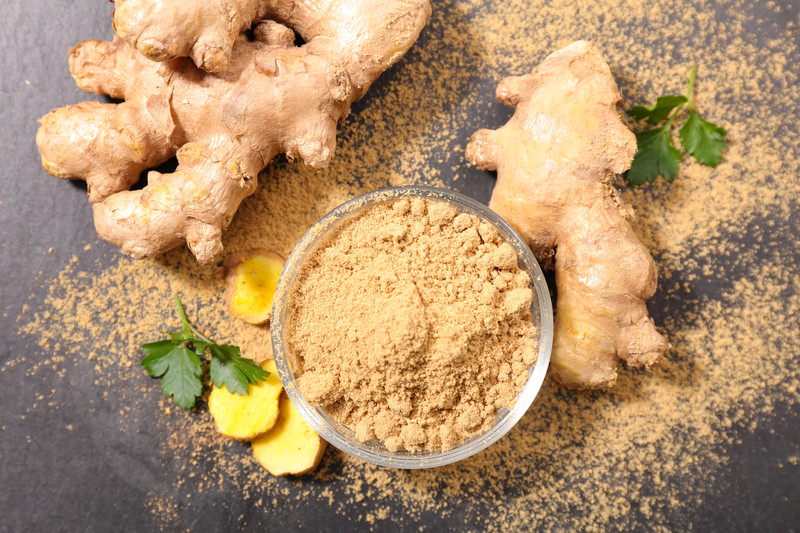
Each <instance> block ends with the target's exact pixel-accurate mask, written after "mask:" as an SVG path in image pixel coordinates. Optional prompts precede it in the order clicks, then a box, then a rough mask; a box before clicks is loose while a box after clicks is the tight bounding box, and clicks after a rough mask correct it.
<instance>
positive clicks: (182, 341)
mask: <svg viewBox="0 0 800 533" xmlns="http://www.w3.org/2000/svg"><path fill="white" fill-rule="evenodd" d="M175 304H176V305H177V306H178V314H179V315H180V317H181V322H182V323H183V326H182V327H181V330H180V331H164V332H162V333H163V334H164V335H168V336H169V339H165V340H160V341H156V342H149V343H147V344H143V345H142V351H143V352H144V353H145V357H144V358H143V359H142V366H143V367H144V368H145V370H147V373H148V374H150V376H151V377H154V378H161V389H162V390H163V391H164V395H165V396H166V397H167V398H169V397H172V399H173V401H174V402H175V403H176V404H178V406H180V407H182V408H183V409H185V410H187V411H188V410H189V409H191V408H192V407H194V404H195V402H196V401H197V398H199V397H200V395H201V394H202V393H203V383H202V381H201V376H202V375H203V359H204V356H205V354H206V353H208V354H210V357H211V363H210V365H209V366H210V370H211V381H212V383H213V384H214V385H215V386H217V387H223V386H224V387H225V388H227V389H228V390H229V391H230V392H235V393H237V394H241V395H244V396H247V394H248V389H249V386H250V384H251V383H252V384H256V383H258V382H259V381H263V380H265V379H267V376H269V372H267V371H266V370H264V369H263V368H261V367H260V366H259V365H257V364H255V363H254V362H253V361H251V360H250V359H247V358H246V357H242V354H241V352H240V351H239V347H238V346H233V345H230V344H217V343H215V342H214V341H212V340H211V339H209V338H208V337H206V336H205V335H203V334H202V333H200V332H199V331H197V329H196V328H195V327H194V326H192V325H191V324H190V323H189V319H188V318H186V312H185V311H184V310H183V304H182V303H181V299H180V297H179V296H178V295H177V294H176V295H175Z"/></svg>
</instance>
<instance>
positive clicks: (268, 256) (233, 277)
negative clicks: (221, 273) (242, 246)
mask: <svg viewBox="0 0 800 533" xmlns="http://www.w3.org/2000/svg"><path fill="white" fill-rule="evenodd" d="M223 264H224V266H225V271H226V279H227V280H228V291H227V292H228V309H230V311H231V313H232V314H233V316H235V317H238V318H241V319H242V320H244V321H245V322H249V323H251V324H256V325H258V324H264V323H265V322H267V321H268V320H269V318H270V315H271V314H272V297H273V296H274V295H275V288H276V287H277V286H278V278H280V277H281V271H282V270H283V264H284V261H283V258H282V257H281V256H279V255H277V254H274V253H272V252H268V251H266V250H251V251H249V252H244V253H240V254H234V255H231V256H228V257H227V258H226V259H225V261H224V263H223Z"/></svg>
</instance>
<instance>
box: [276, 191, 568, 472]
mask: <svg viewBox="0 0 800 533" xmlns="http://www.w3.org/2000/svg"><path fill="white" fill-rule="evenodd" d="M417 197H421V198H425V199H430V200H439V201H444V202H447V203H450V204H451V205H453V206H454V207H456V209H458V210H459V212H466V213H469V214H473V215H476V216H478V217H479V218H481V219H483V220H486V221H488V222H490V223H492V224H493V225H494V226H495V227H496V228H497V229H498V230H499V231H500V233H501V235H502V236H503V239H504V241H505V242H508V243H509V244H511V245H512V246H513V247H514V249H515V250H516V251H517V254H518V258H519V261H520V262H521V263H522V265H521V267H522V269H523V270H525V271H527V272H528V273H529V274H530V277H531V286H532V289H533V290H534V293H535V298H534V299H533V301H532V303H531V311H532V318H533V319H534V325H535V326H536V331H537V337H538V341H539V342H538V352H537V359H536V363H534V365H533V366H532V367H529V368H528V381H527V382H526V383H525V386H524V387H523V389H522V392H520V394H519V396H517V398H516V400H515V403H514V406H513V407H512V408H511V410H510V411H509V410H507V409H501V410H500V412H499V413H498V415H497V417H498V421H497V422H496V423H495V425H494V426H492V428H491V429H489V430H487V431H486V432H485V433H481V434H479V435H476V436H473V437H471V438H469V439H467V440H466V441H462V443H460V444H459V445H457V446H456V447H454V448H452V449H450V450H446V451H441V450H439V451H422V452H408V451H401V452H391V451H389V450H387V449H386V448H385V447H384V448H383V449H380V448H376V447H375V446H371V445H368V444H366V443H362V442H359V441H358V440H357V439H355V438H353V439H350V438H347V437H346V436H345V434H344V432H345V431H346V432H349V433H353V432H352V431H351V430H349V429H348V428H345V427H344V426H342V425H341V424H338V422H335V421H333V420H332V419H330V418H329V417H328V416H327V415H326V414H325V413H324V410H323V409H321V408H316V407H312V406H311V405H309V404H308V402H306V400H305V399H304V398H303V396H302V394H300V391H299V389H298V387H297V383H296V381H295V378H294V373H293V371H292V369H291V366H290V363H289V360H288V357H289V355H288V354H287V351H286V350H285V348H284V343H283V332H284V329H285V315H286V311H287V309H288V307H289V306H288V302H289V298H288V296H289V293H288V291H289V288H290V287H291V286H292V283H293V282H294V281H295V279H296V277H297V274H298V273H299V272H300V270H301V268H300V267H301V266H302V264H303V262H304V260H305V259H306V258H307V257H309V256H310V255H311V254H312V253H314V252H315V251H316V250H317V248H318V247H319V245H321V244H322V243H324V240H325V238H326V237H327V236H328V235H329V232H330V231H332V230H333V229H335V228H336V227H338V225H339V224H340V223H342V222H344V221H346V220H349V219H351V218H353V217H355V216H358V214H359V213H361V212H362V211H363V210H365V209H367V208H368V207H371V206H374V205H378V204H382V203H387V202H393V201H396V200H400V199H403V198H417ZM536 317H538V324H537V323H536V322H535V318H536ZM270 337H271V341H272V348H273V357H274V359H275V366H276V368H277V370H278V375H279V376H280V379H281V382H282V383H283V387H284V390H285V391H286V394H287V395H288V396H289V399H290V400H291V401H292V403H293V404H294V406H295V408H296V409H297V410H298V412H299V413H300V415H301V416H302V417H303V419H304V420H305V421H306V423H308V425H309V426H311V427H312V428H313V429H314V430H315V431H316V432H317V433H318V434H319V435H320V436H321V437H322V438H323V439H325V440H326V441H328V442H329V443H330V444H332V445H333V446H335V447H336V448H338V449H340V450H342V451H343V452H345V453H347V454H350V455H352V456H353V457H356V458H358V459H362V460H364V461H367V462H369V463H372V464H375V465H380V466H388V467H395V468H404V469H418V468H433V467H437V466H443V465H446V464H450V463H454V462H456V461H460V460H462V459H466V458H467V457H470V456H472V455H474V454H476V453H478V452H480V451H483V450H484V449H486V448H487V447H489V446H490V445H491V444H493V443H494V442H496V441H497V440H499V439H500V438H501V437H502V436H503V435H505V434H506V433H508V431H509V430H510V429H511V428H512V427H513V426H514V425H515V424H516V423H517V422H518V421H519V420H520V419H521V418H522V416H523V415H524V414H525V412H526V411H527V410H528V408H529V407H530V405H531V404H532V403H533V400H534V399H535V398H536V396H537V395H538V393H539V390H540V389H541V386H542V383H543V382H544V378H545V375H546V373H547V368H548V366H549V363H550V353H551V350H552V344H553V308H552V303H551V300H550V292H549V289H548V287H547V282H546V281H545V278H544V274H543V273H542V270H541V268H540V267H539V263H538V262H537V261H536V259H535V257H534V256H533V253H532V252H531V250H530V248H529V247H528V246H527V244H525V241H524V240H523V238H522V237H521V236H520V235H519V233H517V231H516V230H514V229H513V228H512V227H511V225H509V224H508V222H506V221H505V220H503V218H502V217H500V216H499V215H498V214H496V213H495V212H494V211H492V210H491V209H489V208H488V207H486V206H485V205H483V204H481V203H480V202H478V201H476V200H474V199H472V198H470V197H468V196H465V195H463V194H461V193H458V192H455V191H451V190H449V189H443V188H438V187H430V186H422V185H405V186H400V187H389V188H383V189H377V190H374V191H371V192H368V193H365V194H362V195H360V196H357V197H355V198H352V199H350V200H348V201H346V202H344V203H343V204H341V205H339V206H338V207H336V208H335V209H333V210H332V211H330V212H329V213H328V214H326V215H325V216H324V217H322V218H321V219H320V220H319V221H318V222H317V223H316V224H314V225H313V226H312V227H311V228H310V229H309V230H308V231H307V232H306V233H305V235H304V236H303V237H302V239H300V242H299V243H298V244H297V246H295V248H294V250H293V251H292V253H291V255H290V256H289V258H288V259H287V261H286V264H285V265H284V268H283V271H282V272H281V276H280V279H279V280H278V286H277V288H276V290H275V296H274V298H273V307H272V317H271V321H270ZM503 412H504V413H503ZM332 424H336V425H338V426H339V427H340V428H341V431H338V430H336V429H335V428H334V426H332Z"/></svg>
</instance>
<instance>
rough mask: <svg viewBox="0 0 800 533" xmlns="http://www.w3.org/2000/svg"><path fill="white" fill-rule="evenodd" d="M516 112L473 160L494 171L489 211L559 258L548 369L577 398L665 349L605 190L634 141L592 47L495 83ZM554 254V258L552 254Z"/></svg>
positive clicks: (640, 267) (570, 50) (635, 252)
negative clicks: (620, 367) (625, 366)
mask: <svg viewBox="0 0 800 533" xmlns="http://www.w3.org/2000/svg"><path fill="white" fill-rule="evenodd" d="M497 97H498V99H499V100H500V101H501V102H503V103H505V104H508V105H511V106H514V107H516V111H515V113H514V116H513V117H512V118H511V120H509V122H508V123H507V124H506V125H505V126H503V127H501V128H500V129H497V130H493V131H492V130H479V131H478V132H476V133H475V134H474V135H473V136H472V139H470V142H469V144H468V145H467V152H466V155H467V159H469V160H470V161H471V162H472V163H473V164H475V165H477V166H478V167H480V168H483V169H486V170H496V171H497V185H496V186H495V188H494V191H493V193H492V199H491V202H490V203H489V207H491V208H492V209H493V210H495V211H496V212H497V213H499V214H500V215H501V216H502V217H504V218H505V219H506V220H508V222H509V223H510V224H511V225H512V226H513V227H514V228H515V229H516V230H517V231H519V232H520V234H521V235H522V237H523V238H524V239H525V240H526V242H527V243H528V245H529V246H530V247H531V250H532V251H533V253H534V254H535V255H536V257H537V259H539V261H541V262H543V263H545V264H547V265H552V263H553V255H554V254H555V271H556V285H557V288H558V301H557V308H556V319H555V334H554V338H553V356H552V365H551V368H552V370H553V374H554V376H555V377H556V379H557V380H559V381H560V382H561V383H563V384H564V385H566V386H567V387H570V388H575V389H597V388H605V387H609V386H611V385H613V384H614V382H615V381H616V379H617V366H618V363H617V360H618V358H621V359H624V360H625V361H626V362H627V363H628V365H630V366H643V367H646V368H650V367H651V366H653V365H654V364H656V363H658V361H659V360H660V359H661V357H662V355H663V354H664V352H665V350H666V349H667V347H668V346H669V345H668V344H667V342H666V340H665V339H664V337H662V336H661V334H660V333H658V331H656V328H655V326H654V324H653V321H652V319H650V317H649V316H648V314H647V307H646V305H645V302H646V301H647V299H648V298H650V297H651V296H653V293H655V290H656V281H657V274H656V266H655V263H654V262H653V258H652V257H651V256H650V252H648V250H647V248H645V246H644V244H642V242H641V241H640V240H639V238H638V237H637V236H636V233H635V232H634V231H633V229H632V228H631V225H630V224H629V223H628V220H627V219H628V218H630V217H631V216H632V211H631V209H630V207H628V206H625V205H624V204H623V203H622V200H621V199H620V198H619V196H618V195H617V194H616V192H615V191H614V189H613V187H612V186H611V184H610V179H611V176H612V175H613V173H615V172H616V173H621V172H624V171H625V170H626V169H628V168H630V165H631V161H632V160H633V156H634V154H635V153H636V138H635V137H634V135H633V133H631V131H630V130H628V128H626V127H625V125H624V124H623V123H622V121H621V120H620V118H619V112H618V111H617V103H618V102H619V101H620V99H621V96H620V93H619V90H618V89H617V86H616V84H615V83H614V78H613V76H612V75H611V70H610V69H609V68H608V65H606V63H605V62H604V61H603V59H602V58H601V57H600V54H599V53H598V52H597V50H596V48H595V47H594V46H593V45H592V44H590V43H588V42H586V41H578V42H575V43H573V44H571V45H569V46H567V47H566V48H564V49H562V50H559V51H558V52H555V53H554V54H551V55H550V56H549V57H547V58H546V59H545V60H544V61H543V62H542V64H540V65H539V66H538V67H536V68H535V69H534V70H533V72H531V73H530V74H528V75H526V76H520V77H510V78H506V79H504V80H503V81H502V82H500V85H499V86H498V88H497ZM554 250H555V252H554Z"/></svg>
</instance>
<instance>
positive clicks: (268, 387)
mask: <svg viewBox="0 0 800 533" xmlns="http://www.w3.org/2000/svg"><path fill="white" fill-rule="evenodd" d="M261 366H262V367H263V368H264V370H266V371H267V372H269V377H267V379H266V380H264V381H262V382H260V383H258V384H257V385H250V393H249V394H248V395H247V396H244V395H241V394H235V393H233V392H229V391H228V389H223V388H219V387H214V388H213V389H212V390H211V394H210V395H209V397H208V410H209V412H210V413H211V416H213V417H214V421H215V422H216V424H217V430H218V431H219V432H220V433H222V434H223V435H225V436H226V437H231V438H233V439H238V440H244V441H249V440H252V439H254V438H256V437H258V436H259V435H262V434H263V433H266V432H267V431H269V430H270V429H272V427H274V426H275V423H276V422H277V420H278V407H279V402H278V398H280V395H281V391H282V390H283V385H282V384H281V380H280V378H279V377H278V371H277V369H276V368H275V361H274V360H272V359H270V360H269V361H266V362H264V363H262V364H261Z"/></svg>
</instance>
